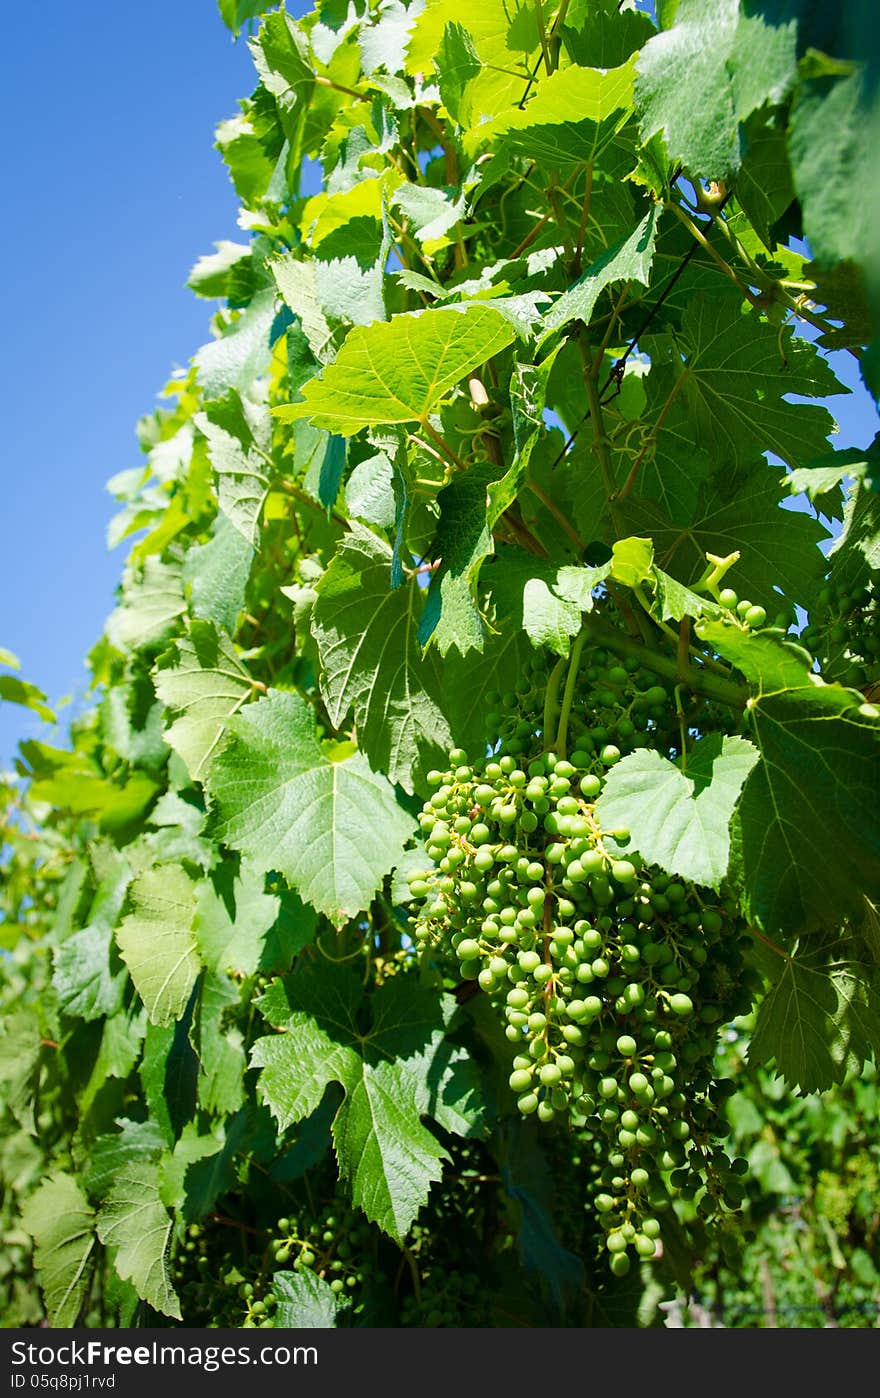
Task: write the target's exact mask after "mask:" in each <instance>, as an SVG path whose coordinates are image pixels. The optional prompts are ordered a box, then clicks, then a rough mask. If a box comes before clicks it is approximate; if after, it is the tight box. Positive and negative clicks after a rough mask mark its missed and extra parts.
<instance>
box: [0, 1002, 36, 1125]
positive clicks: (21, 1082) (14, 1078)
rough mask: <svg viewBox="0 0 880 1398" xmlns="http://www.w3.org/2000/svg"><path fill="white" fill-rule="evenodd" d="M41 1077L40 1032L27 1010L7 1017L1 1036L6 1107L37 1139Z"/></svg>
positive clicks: (1, 1076) (0, 1069) (1, 1078)
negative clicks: (37, 1112) (38, 1093)
mask: <svg viewBox="0 0 880 1398" xmlns="http://www.w3.org/2000/svg"><path fill="white" fill-rule="evenodd" d="M39 1075H40V1030H39V1026H38V1024H37V1021H36V1019H35V1018H34V1016H33V1014H31V1013H30V1012H28V1011H26V1010H19V1011H16V1012H15V1013H14V1014H7V1015H5V1016H4V1022H3V1028H2V1033H0V1082H2V1083H3V1084H4V1086H5V1089H6V1092H5V1098H6V1105H7V1106H8V1108H9V1110H10V1112H11V1113H12V1115H13V1116H14V1117H15V1119H16V1121H17V1122H18V1123H19V1125H20V1126H23V1127H24V1129H25V1131H27V1132H28V1133H29V1134H31V1135H36V1123H35V1106H36V1099H37V1086H38V1083H39Z"/></svg>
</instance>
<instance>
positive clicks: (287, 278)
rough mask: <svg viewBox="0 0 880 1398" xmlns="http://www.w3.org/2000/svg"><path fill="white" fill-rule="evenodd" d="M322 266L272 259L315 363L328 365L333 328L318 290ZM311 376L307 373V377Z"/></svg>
mask: <svg viewBox="0 0 880 1398" xmlns="http://www.w3.org/2000/svg"><path fill="white" fill-rule="evenodd" d="M323 265H324V264H321V263H318V262H307V261H304V260H303V258H301V257H297V256H294V255H288V256H286V257H277V258H272V259H271V260H270V262H269V267H270V269H271V272H272V276H273V277H274V278H275V282H276V285H277V287H278V290H279V291H280V293H281V295H282V296H283V297H284V300H285V302H286V304H287V305H288V306H289V307H290V309H291V311H293V314H294V315H295V316H296V317H297V319H298V321H299V324H300V327H301V333H302V334H303V335H304V336H305V340H306V343H307V344H308V348H309V350H310V351H311V355H312V357H313V359H314V362H315V364H325V363H326V362H327V360H328V359H329V358H331V357H332V354H333V328H332V326H331V325H330V323H329V321H328V320H327V316H326V314H325V311H324V306H323V300H322V296H321V293H320V291H319V290H318V272H319V268H320V267H321V266H323ZM380 318H381V317H380ZM304 357H306V358H307V357H308V356H304ZM313 371H314V364H313V365H312V372H313ZM309 376H310V375H309V374H306V378H308V377H309ZM295 377H296V378H299V375H296V376H295ZM292 387H295V388H299V387H300V383H298V382H295V383H294V384H292Z"/></svg>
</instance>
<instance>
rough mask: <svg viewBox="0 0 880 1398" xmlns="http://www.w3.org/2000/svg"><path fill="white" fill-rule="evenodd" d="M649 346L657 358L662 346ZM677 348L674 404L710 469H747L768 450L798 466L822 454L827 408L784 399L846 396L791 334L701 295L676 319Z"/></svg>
mask: <svg viewBox="0 0 880 1398" xmlns="http://www.w3.org/2000/svg"><path fill="white" fill-rule="evenodd" d="M649 339H650V337H649ZM650 344H651V350H653V351H654V353H662V349H661V344H662V342H661V341H660V340H657V341H654V340H651V341H650ZM680 349H681V350H682V351H683V353H684V356H685V365H684V369H683V371H682V372H683V373H684V377H685V383H684V389H683V394H682V397H681V400H680V401H681V402H682V403H684V404H685V405H686V406H687V409H688V412H689V414H690V417H691V421H692V423H693V427H694V430H695V433H696V439H697V441H698V442H699V444H700V445H701V446H702V447H703V448H705V449H707V450H708V451H709V453H710V455H711V456H712V457H713V459H714V461H715V462H716V464H717V463H725V462H726V463H730V464H732V465H736V466H749V465H751V464H752V463H753V462H754V460H755V457H756V455H758V454H759V453H761V452H768V451H770V452H774V453H775V454H776V455H777V456H779V457H781V458H782V460H783V461H785V462H786V463H787V464H788V465H790V466H799V465H800V464H801V462H803V461H809V460H811V459H812V458H813V457H816V456H821V455H822V454H823V453H824V452H827V451H828V449H829V445H828V437H829V434H830V433H832V432H833V431H834V430H835V428H836V424H835V422H834V419H833V418H832V416H831V414H830V413H829V411H828V409H827V408H824V407H820V406H818V405H817V404H813V403H792V402H789V401H787V395H789V394H798V395H799V396H800V397H803V398H824V397H828V396H829V395H833V394H837V393H847V392H849V390H848V389H847V388H846V387H845V386H844V385H843V384H841V383H840V381H839V380H838V379H837V378H836V377H835V375H834V373H833V371H832V370H831V368H830V366H829V364H828V362H827V360H826V359H825V358H823V356H822V355H821V354H820V353H819V351H818V350H817V349H816V348H815V346H814V345H811V344H810V343H809V342H808V341H806V340H804V339H803V338H801V337H796V336H795V335H794V332H793V330H792V329H791V328H790V327H785V328H783V329H780V328H778V327H777V326H774V325H770V324H769V323H768V322H766V321H763V320H761V319H760V317H759V316H758V315H757V314H756V313H754V312H752V311H749V312H746V313H744V312H743V310H742V302H741V300H740V298H739V297H738V296H736V295H731V294H727V293H723V294H720V293H719V294H715V295H713V296H711V297H710V296H707V295H705V294H703V293H699V294H698V295H697V296H695V297H693V298H692V300H691V301H690V303H689V305H688V306H687V308H686V310H685V312H684V314H683V316H682V324H681V344H680ZM651 350H649V352H651ZM666 357H668V352H667V356H666Z"/></svg>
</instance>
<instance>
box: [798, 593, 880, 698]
mask: <svg viewBox="0 0 880 1398" xmlns="http://www.w3.org/2000/svg"><path fill="white" fill-rule="evenodd" d="M800 640H801V642H802V643H803V644H804V645H805V646H807V648H808V649H809V650H810V651H812V653H813V654H814V655H815V656H816V657H817V659H818V660H819V662H820V664H821V667H822V673H823V675H825V676H826V677H827V678H828V679H830V680H837V681H838V682H839V683H840V684H844V685H847V686H849V687H850V688H852V689H862V690H865V689H868V688H869V687H871V686H874V687H876V686H877V682H878V680H880V610H878V607H877V595H876V592H875V591H874V588H873V586H872V585H871V584H857V583H854V584H852V585H849V586H847V585H845V584H844V583H843V582H828V583H826V584H825V586H824V587H823V588H822V589H821V590H820V592H819V596H818V598H817V605H816V607H815V608H813V609H812V610H811V612H810V619H809V624H808V625H807V626H805V627H804V630H803V631H802V632H801V636H800Z"/></svg>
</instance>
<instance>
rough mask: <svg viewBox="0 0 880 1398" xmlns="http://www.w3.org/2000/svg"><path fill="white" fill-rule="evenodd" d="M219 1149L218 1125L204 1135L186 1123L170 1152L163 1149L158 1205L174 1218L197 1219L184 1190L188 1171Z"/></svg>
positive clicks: (209, 1157) (221, 1139) (213, 1155)
mask: <svg viewBox="0 0 880 1398" xmlns="http://www.w3.org/2000/svg"><path fill="white" fill-rule="evenodd" d="M239 1073H240V1070H239ZM222 1149H223V1129H222V1126H221V1124H220V1123H219V1122H216V1123H215V1124H214V1129H213V1130H212V1131H211V1132H210V1133H207V1134H204V1135H202V1134H200V1132H199V1128H198V1126H197V1125H196V1123H195V1122H188V1123H187V1125H186V1126H185V1127H184V1129H183V1131H182V1133H181V1135H180V1139H179V1140H178V1141H175V1143H174V1149H173V1150H170V1151H169V1150H166V1151H165V1152H164V1153H163V1156H162V1159H161V1161H160V1176H159V1192H160V1195H161V1198H162V1203H163V1204H164V1205H165V1207H166V1208H167V1209H170V1210H172V1211H173V1212H174V1213H176V1214H177V1215H178V1216H179V1215H181V1214H182V1215H183V1217H184V1218H187V1219H190V1218H194V1217H198V1216H199V1213H198V1210H197V1208H196V1207H195V1201H191V1200H190V1195H189V1190H188V1188H187V1182H188V1177H189V1175H190V1172H191V1171H192V1170H193V1169H195V1168H196V1167H197V1166H199V1165H200V1164H202V1163H203V1162H204V1161H207V1160H211V1159H212V1158H213V1157H215V1156H217V1155H219V1153H220V1151H221V1150H222Z"/></svg>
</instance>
